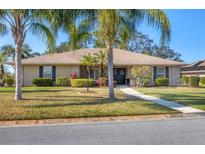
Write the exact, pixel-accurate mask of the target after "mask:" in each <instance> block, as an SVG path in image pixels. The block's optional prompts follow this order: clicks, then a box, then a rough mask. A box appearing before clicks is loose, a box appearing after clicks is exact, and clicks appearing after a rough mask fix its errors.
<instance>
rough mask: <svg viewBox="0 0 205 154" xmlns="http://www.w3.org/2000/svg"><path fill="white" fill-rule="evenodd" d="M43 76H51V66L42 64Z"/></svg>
mask: <svg viewBox="0 0 205 154" xmlns="http://www.w3.org/2000/svg"><path fill="white" fill-rule="evenodd" d="M43 77H44V78H52V66H43Z"/></svg>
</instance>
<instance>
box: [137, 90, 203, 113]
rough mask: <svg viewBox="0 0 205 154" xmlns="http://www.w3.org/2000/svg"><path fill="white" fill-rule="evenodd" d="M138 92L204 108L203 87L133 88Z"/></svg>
mask: <svg viewBox="0 0 205 154" xmlns="http://www.w3.org/2000/svg"><path fill="white" fill-rule="evenodd" d="M135 89H136V90H138V91H139V92H142V93H145V94H148V95H152V96H157V97H159V98H163V99H167V100H171V101H174V102H178V103H181V104H184V105H188V106H192V107H195V108H198V109H202V110H205V87H204V88H203V87H201V88H191V87H151V88H135Z"/></svg>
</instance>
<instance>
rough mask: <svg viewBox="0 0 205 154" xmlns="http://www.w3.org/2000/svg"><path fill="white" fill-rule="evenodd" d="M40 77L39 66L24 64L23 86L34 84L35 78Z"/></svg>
mask: <svg viewBox="0 0 205 154" xmlns="http://www.w3.org/2000/svg"><path fill="white" fill-rule="evenodd" d="M38 77H39V66H23V86H32V85H33V84H32V81H33V79H34V78H38Z"/></svg>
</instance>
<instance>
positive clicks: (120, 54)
mask: <svg viewBox="0 0 205 154" xmlns="http://www.w3.org/2000/svg"><path fill="white" fill-rule="evenodd" d="M100 50H102V49H100V48H84V49H79V50H75V51H68V52H63V53H58V54H48V55H43V56H37V57H33V58H28V59H24V60H22V64H23V65H54V64H55V65H79V64H80V60H81V59H82V58H83V56H84V55H87V54H88V53H91V54H94V53H97V52H99V51H100ZM113 54H114V55H113V56H114V58H113V63H114V65H130V66H131V65H162V66H163V65H164V66H167V65H169V66H170V65H171V66H179V65H182V63H180V62H176V61H171V60H167V59H162V58H158V57H153V56H148V55H144V54H140V53H134V52H130V51H127V50H121V49H117V48H115V49H114V50H113Z"/></svg>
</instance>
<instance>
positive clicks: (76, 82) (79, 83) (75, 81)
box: [71, 79, 94, 87]
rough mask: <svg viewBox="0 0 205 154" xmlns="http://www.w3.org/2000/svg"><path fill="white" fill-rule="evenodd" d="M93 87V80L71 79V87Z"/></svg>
mask: <svg viewBox="0 0 205 154" xmlns="http://www.w3.org/2000/svg"><path fill="white" fill-rule="evenodd" d="M87 86H88V87H93V86H94V80H93V79H71V87H87Z"/></svg>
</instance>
